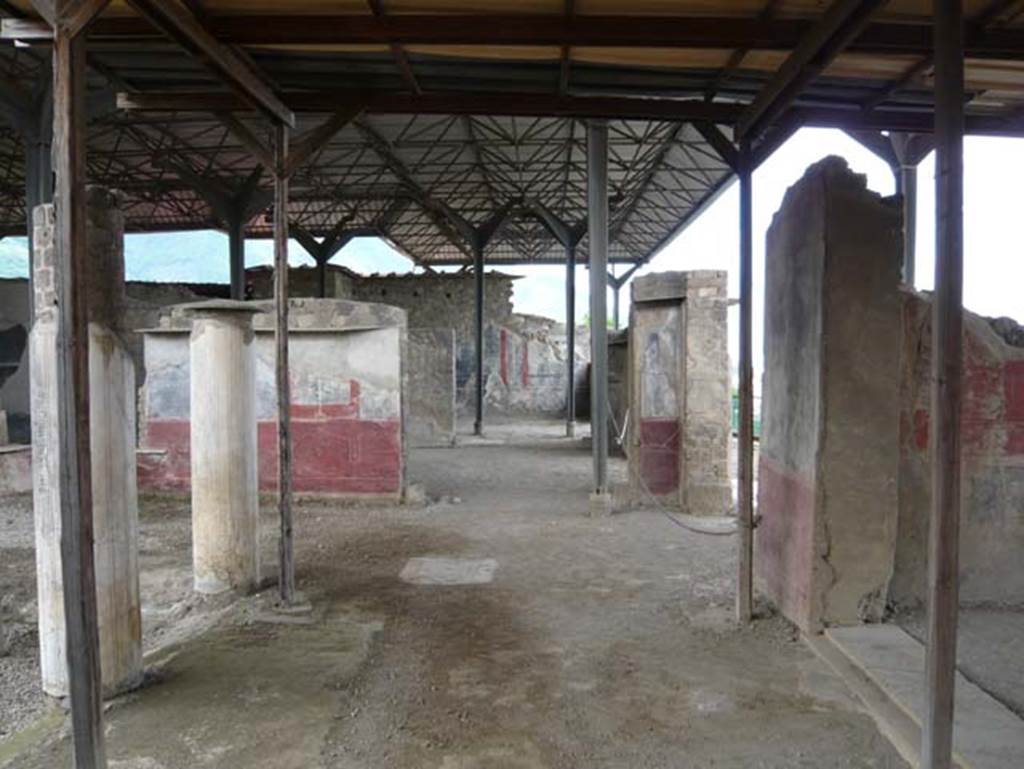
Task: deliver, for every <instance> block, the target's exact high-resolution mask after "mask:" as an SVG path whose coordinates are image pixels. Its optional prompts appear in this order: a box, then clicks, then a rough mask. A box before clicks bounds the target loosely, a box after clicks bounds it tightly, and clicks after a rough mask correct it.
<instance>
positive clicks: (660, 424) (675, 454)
mask: <svg viewBox="0 0 1024 769" xmlns="http://www.w3.org/2000/svg"><path fill="white" fill-rule="evenodd" d="M639 451H640V478H641V479H642V481H643V483H644V485H646V487H647V490H648V491H649V492H650V493H651V494H658V495H661V494H674V493H676V492H677V491H678V490H679V420H678V419H641V420H640V446H639Z"/></svg>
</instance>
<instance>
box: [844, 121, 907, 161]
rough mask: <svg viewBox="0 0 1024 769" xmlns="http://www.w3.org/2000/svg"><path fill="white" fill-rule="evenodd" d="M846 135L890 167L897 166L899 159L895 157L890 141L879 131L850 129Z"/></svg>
mask: <svg viewBox="0 0 1024 769" xmlns="http://www.w3.org/2000/svg"><path fill="white" fill-rule="evenodd" d="M846 135H847V136H849V137H850V138H851V139H853V140H854V141H855V142H857V143H858V144H860V145H861V146H862V147H864V149H866V150H868V151H869V152H871V153H872V154H873V155H875V157H877V158H879V159H880V160H882V161H884V162H885V164H886V165H888V166H889V167H890V168H899V165H900V161H899V158H897V157H896V152H895V150H894V149H893V146H892V142H890V141H889V137H888V136H885V135H884V134H882V133H881V132H880V131H864V130H861V131H858V130H851V131H847V132H846Z"/></svg>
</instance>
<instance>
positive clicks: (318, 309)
mask: <svg viewBox="0 0 1024 769" xmlns="http://www.w3.org/2000/svg"><path fill="white" fill-rule="evenodd" d="M272 323H273V316H272V315H271V314H264V315H259V316H256V320H255V321H254V326H255V336H256V338H255V350H256V367H255V368H256V371H255V377H256V414H257V435H258V462H259V468H258V478H259V488H260V490H261V491H264V492H270V491H274V490H276V488H277V461H278V457H277V420H276V415H277V387H276V384H275V375H274V360H275V341H274V334H273V330H272V328H271V327H270V326H271V324H272ZM404 324H405V314H404V312H403V311H402V310H398V309H396V308H392V307H387V306H385V305H371V304H367V303H357V302H348V301H342V300H330V299H300V300H293V301H292V303H291V310H290V332H289V369H290V376H291V434H292V462H293V487H294V491H295V493H296V494H300V495H301V494H309V495H329V496H334V497H343V498H345V497H347V498H353V499H361V498H373V499H381V498H383V499H396V500H397V499H399V498H400V497H401V495H402V493H403V490H404V470H405V456H404V452H405V447H404V431H403V409H404V399H403V386H402V381H403V380H402V377H403V370H402V367H403V357H404V350H405V345H406V329H405V325H404ZM189 329H190V324H189V322H188V320H187V318H185V317H184V316H183V315H182V314H181V313H179V312H177V311H176V310H174V309H172V310H171V312H170V313H169V314H168V315H167V316H165V317H164V318H163V319H162V323H161V327H159V328H156V329H149V330H145V331H144V332H143V333H144V337H145V340H144V356H145V368H146V384H145V386H144V387H143V388H142V391H141V393H140V415H139V418H140V423H139V424H140V428H139V455H138V457H139V459H138V467H139V486H140V489H141V490H143V491H163V492H187V491H188V490H189V488H190V475H191V472H190V441H191V431H190V421H189V411H190V408H189V399H190V395H189V377H190V372H189Z"/></svg>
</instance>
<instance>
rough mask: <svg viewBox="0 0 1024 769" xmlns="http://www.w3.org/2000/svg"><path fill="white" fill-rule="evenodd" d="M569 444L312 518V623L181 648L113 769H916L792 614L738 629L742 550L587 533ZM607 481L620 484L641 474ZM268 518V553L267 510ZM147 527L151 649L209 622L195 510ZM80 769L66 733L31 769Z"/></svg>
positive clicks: (523, 448) (459, 466)
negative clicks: (431, 564)
mask: <svg viewBox="0 0 1024 769" xmlns="http://www.w3.org/2000/svg"><path fill="white" fill-rule="evenodd" d="M560 432H561V426H560V425H558V424H552V425H546V426H541V427H539V426H537V425H527V426H524V425H520V426H516V427H515V428H513V427H510V426H502V427H498V428H492V430H491V435H490V438H491V440H490V441H475V442H474V441H467V442H466V443H465V444H464V445H462V446H461V447H459V448H455V449H438V450H421V451H416V452H413V453H412V455H411V457H410V475H411V479H412V480H414V481H417V482H420V483H422V484H423V487H424V488H425V491H426V495H427V498H428V503H427V504H426V505H424V506H417V507H397V508H392V507H386V508H367V507H363V508H359V507H340V506H337V505H330V504H323V503H319V504H311V503H307V504H304V505H302V506H301V507H300V508H299V510H298V515H297V521H296V532H297V563H298V567H299V571H298V577H299V583H300V588H301V589H302V590H303V591H304V592H305V594H306V595H307V597H308V598H309V599H310V602H311V604H312V607H313V610H312V612H311V613H310V614H309V615H298V616H294V615H281V614H280V613H276V612H275V611H274V610H273V607H272V606H271V604H270V602H269V601H270V599H269V598H267V597H256V598H250V599H246V600H244V601H241V602H238V603H236V604H235V605H233V606H230V607H220V608H219V609H218V611H220V612H221V613H220V614H218V615H216V616H217V617H219V621H218V623H217V624H216V626H215V627H214V628H213V629H211V630H209V631H207V632H205V633H204V634H202V635H196V634H195V633H194V632H193V633H192V634H191V635H190V636H188V637H186V638H182V637H178V638H176V639H174V640H176V641H177V648H178V651H177V653H176V654H174V655H171V656H168V657H167V658H166V659H162V660H160V661H158V662H157V663H155V666H154V669H153V671H152V673H151V677H150V680H151V685H150V686H149V687H147V688H145V689H143V690H142V691H140V692H138V693H135V694H133V695H130V696H128V697H125V698H122V699H121V700H119V701H118V702H116V703H114V705H113V707H112V708H111V709H110V711H109V712H108V718H107V730H108V731H107V734H108V749H109V752H110V756H111V759H112V766H114V767H117V769H193V768H194V767H224V768H225V769H228V768H230V769H234V768H235V767H238V768H239V769H241V768H242V767H245V768H246V769H250V768H251V767H273V768H274V769H290V768H292V767H294V769H306V768H308V767H333V768H336V769H349V768H355V767H396V768H397V769H413V768H419V767H437V768H438V769H469V768H470V767H473V768H479V769H533V768H539V767H545V768H550V769H556V768H565V769H569V768H574V767H580V768H583V767H586V769H601V768H603V767H607V768H608V769H611V768H612V767H614V768H615V769H622V768H623V767H666V768H667V767H715V768H716V769H723V768H725V769H727V768H729V767H736V768H737V769H739V768H741V767H742V768H744V769H745V768H747V767H761V768H763V769H794V768H797V767H807V768H808V769H811V768H813V769H831V768H833V767H835V768H839V767H865V768H866V767H885V768H888V767H904V766H905V764H904V763H903V762H902V760H901V759H900V758H899V757H898V756H897V754H896V753H895V751H894V750H893V749H892V747H891V746H890V745H889V743H888V742H887V741H886V740H885V739H884V738H883V737H881V736H880V735H879V733H878V731H877V729H876V728H875V726H874V723H873V722H872V721H871V719H870V718H868V717H867V716H865V715H864V714H863V713H861V712H860V711H859V710H858V708H857V707H856V704H855V703H854V701H853V700H852V699H851V697H850V695H849V694H848V693H847V692H846V691H845V689H844V688H843V686H842V684H841V682H840V681H839V680H838V679H837V678H836V677H835V676H833V675H832V674H831V673H830V671H829V670H828V669H827V668H826V667H825V666H824V665H823V664H822V663H820V662H819V661H818V660H817V659H816V658H815V657H814V656H813V655H812V654H811V653H810V652H809V651H808V650H807V649H806V648H805V647H804V646H803V645H802V644H801V643H800V642H799V640H798V637H797V634H796V633H795V632H794V630H793V629H792V627H790V626H789V625H788V624H787V623H786V622H785V621H783V620H782V619H780V618H778V617H774V616H771V615H770V614H768V613H766V612H764V611H763V610H762V615H761V617H760V619H759V620H758V621H757V622H756V623H754V624H753V625H752V626H750V627H739V626H736V625H735V624H734V623H733V621H732V603H733V595H732V587H733V578H734V576H733V575H734V573H735V557H734V548H735V542H734V540H733V539H732V538H728V537H707V536H701V535H697V534H694V533H692V532H688V531H684V530H681V529H678V528H676V527H673V526H671V524H669V523H668V522H667V521H666V520H665V519H664V518H663V517H662V516H660V515H658V514H657V513H653V512H632V513H622V514H618V515H614V516H612V517H609V518H600V519H594V518H588V517H586V516H585V515H584V513H585V510H586V507H587V495H588V492H589V490H590V489H589V473H590V458H589V454H588V453H587V451H586V450H585V446H584V444H583V443H582V442H572V441H568V440H566V439H564V438H561V439H560V438H556V437H555V436H557V435H559V434H560ZM495 439H503V440H504V441H505V442H502V440H495ZM611 472H612V478H613V481H615V482H618V483H622V482H623V481H624V473H625V467H624V462H623V461H622V460H614V461H613V462H612V465H611ZM263 525H264V533H265V543H264V544H265V547H266V549H267V551H268V552H269V553H270V554H271V555H268V557H271V556H272V552H273V533H274V522H273V517H272V512H271V511H270V510H269V509H268V510H266V511H265V517H264V521H263ZM142 530H143V535H142V536H143V542H144V547H143V550H144V558H143V567H142V568H143V570H144V581H143V592H144V595H145V596H152V595H154V591H157V588H159V591H158V593H157V594H158V596H159V599H160V600H159V601H154V600H153V599H151V598H147V600H149V601H150V602H151V603H152V604H153V606H154V607H155V608H153V609H151V610H150V611H148V612H147V618H148V621H147V630H146V632H147V643H151V642H152V641H153V639H155V638H156V639H159V640H160V641H161V642H166V641H167V640H168V639H170V638H173V636H174V634H175V633H179V632H180V631H179V628H180V626H181V625H182V623H183V622H185V621H186V620H187V617H188V616H192V615H194V614H196V613H198V614H200V615H203V616H205V617H207V618H209V617H211V616H214V614H213V613H212V610H211V609H209V607H202V606H199V607H194V606H192V605H191V604H189V603H187V602H186V603H185V606H186V607H191V608H189V610H188V611H187V612H185V615H184V616H178V612H180V611H181V609H177V610H174V608H173V607H175V606H178V605H180V604H181V602H182V601H186V598H185V595H187V575H188V569H187V561H188V513H187V506H185V505H181V504H174V503H163V504H161V505H156V506H155V507H154V503H153V502H152V501H149V502H147V504H146V505H145V506H144V513H143V520H142ZM5 555H6V551H5ZM424 557H442V558H449V559H476V560H482V559H493V561H495V562H496V565H497V567H496V570H495V574H494V578H493V581H492V582H490V583H486V584H475V585H455V586H439V585H421V584H409V583H407V582H405V581H403V580H402V579H400V577H399V574H400V573H401V572H402V570H403V568H404V567H405V566H406V564H407V563H408V561H409V559H410V558H424ZM5 561H6V559H5ZM154 569H155V571H154ZM154 575H156V576H154ZM5 587H6V586H5ZM28 594H29V595H30V594H31V590H29V591H28ZM175 596H177V598H176V599H175ZM159 607H164V609H165V610H166V616H163V618H162V620H161V622H159V623H158V622H154V621H153V618H154V617H155V616H157V615H156V614H155V612H156V609H157V608H159ZM161 633H162V634H163V636H160V634H161ZM3 683H4V688H5V689H6V688H7V684H6V679H5V680H4V682H3ZM66 760H67V739H66V733H65V734H56V735H54V736H52V737H51V738H50V739H48V740H46V741H45V742H44V743H43V744H41V745H38V746H36V747H35V748H34V749H32V750H31V751H29V752H28V753H27V754H24V755H22V756H20V758H19V759H18V763H17V766H18V767H19V769H44V768H45V769H49V768H50V767H54V766H60V765H63V764H62V762H64V761H66Z"/></svg>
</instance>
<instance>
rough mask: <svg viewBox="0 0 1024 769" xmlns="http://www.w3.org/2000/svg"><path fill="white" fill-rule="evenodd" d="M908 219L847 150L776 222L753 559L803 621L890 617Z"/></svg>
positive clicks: (808, 624)
mask: <svg viewBox="0 0 1024 769" xmlns="http://www.w3.org/2000/svg"><path fill="white" fill-rule="evenodd" d="M900 247H901V246H900V219H899V212H898V209H897V208H896V206H895V205H894V202H893V201H892V200H886V199H883V198H881V197H880V196H878V195H877V194H875V193H872V192H870V191H868V189H867V187H866V180H865V178H864V177H863V176H859V175H856V174H853V173H851V172H850V171H849V169H848V168H847V166H846V163H845V161H843V160H841V159H839V158H827V159H825V160H823V161H821V162H820V163H817V164H815V165H814V166H811V168H809V169H808V171H807V173H806V174H805V175H804V177H803V178H802V179H801V180H800V181H799V182H797V183H796V184H795V185H794V186H793V187H791V188H790V189H789V191H788V192H787V193H786V197H785V200H784V201H783V204H782V207H781V208H780V209H779V211H778V213H777V214H776V215H775V218H774V220H773V222H772V226H771V228H770V229H769V232H768V248H767V257H766V281H765V334H764V338H765V374H764V387H763V399H762V420H763V422H762V425H763V426H762V436H761V454H760V465H759V473H760V474H759V485H758V512H759V514H760V515H761V519H762V520H761V524H760V527H759V528H758V531H757V538H756V541H757V551H758V552H757V558H756V563H757V568H758V573H759V577H760V580H761V582H762V585H763V587H764V589H765V591H766V592H767V594H768V595H769V596H770V597H771V598H772V599H773V600H774V601H775V602H776V603H777V604H778V605H779V607H780V608H781V609H782V611H783V612H784V613H785V614H786V615H787V616H788V617H789V618H790V619H792V620H793V621H794V622H796V623H797V624H798V625H800V626H801V627H802V628H803V629H805V630H810V631H815V630H818V629H820V627H821V626H822V625H826V624H845V623H855V622H858V621H862V620H878V619H880V618H881V616H882V614H883V612H884V608H885V600H886V596H887V593H888V585H889V580H890V577H891V574H892V569H893V559H894V551H895V540H896V507H897V485H896V484H897V471H898V451H897V445H898V438H899V436H898V424H899V413H898V412H899V402H898V397H899V380H898V371H899V348H900V345H899V334H898V333H896V331H897V330H898V329H899V324H900V304H899V295H898V283H899V264H900Z"/></svg>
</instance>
